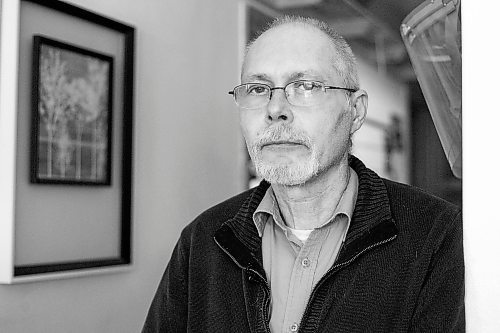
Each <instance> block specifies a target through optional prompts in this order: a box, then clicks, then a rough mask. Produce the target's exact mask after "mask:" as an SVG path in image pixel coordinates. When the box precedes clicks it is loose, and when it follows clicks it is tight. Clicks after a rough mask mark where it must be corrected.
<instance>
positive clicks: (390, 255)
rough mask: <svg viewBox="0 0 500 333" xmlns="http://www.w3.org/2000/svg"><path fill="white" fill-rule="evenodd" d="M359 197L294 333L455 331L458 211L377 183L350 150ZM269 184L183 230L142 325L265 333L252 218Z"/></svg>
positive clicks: (461, 321)
mask: <svg viewBox="0 0 500 333" xmlns="http://www.w3.org/2000/svg"><path fill="white" fill-rule="evenodd" d="M349 163H350V166H351V167H352V168H353V169H354V171H356V173H357V174H358V177H359V188H358V198H357V201H356V206H355V209H354V214H353V218H352V221H351V225H350V228H349V230H348V233H347V236H346V240H345V243H344V244H343V246H342V248H341V250H340V253H339V257H338V259H337V261H336V263H335V264H334V265H333V267H331V268H330V270H329V271H328V272H327V273H326V274H325V276H323V278H322V279H321V280H320V281H319V283H318V284H317V285H316V286H315V288H314V290H313V292H312V295H311V297H310V299H309V302H308V305H307V308H306V310H305V313H304V316H303V318H302V321H301V323H300V326H299V332H463V331H465V310H464V261H463V245H462V219H461V211H460V209H459V208H458V207H456V206H455V205H452V204H450V203H448V202H446V201H443V200H441V199H438V198H436V197H434V196H431V195H429V194H426V193H424V192H423V191H421V190H419V189H416V188H414V187H410V186H407V185H403V184H399V183H395V182H392V181H389V180H385V179H382V178H380V177H379V176H377V175H376V174H375V173H374V172H373V171H371V170H370V169H368V168H366V167H365V166H364V164H363V163H362V162H361V161H359V160H358V159H356V158H355V157H353V156H350V159H349ZM268 186H269V184H268V183H266V182H262V183H261V184H260V185H259V186H258V187H256V188H254V189H251V190H248V191H246V192H244V193H242V194H240V195H238V196H235V197H233V198H231V199H229V200H227V201H225V202H223V203H221V204H219V205H217V206H215V207H212V208H210V209H208V210H207V211H205V212H204V213H202V214H201V215H200V216H199V217H197V218H196V219H195V220H194V221H193V222H192V223H191V224H189V225H188V226H187V227H186V228H185V229H184V230H183V232H182V234H181V237H180V239H179V241H178V243H177V245H176V247H175V249H174V251H173V254H172V257H171V259H170V262H169V264H168V266H167V269H166V271H165V274H164V276H163V278H162V280H161V283H160V285H159V287H158V290H157V292H156V295H155V297H154V300H153V303H152V305H151V308H150V310H149V313H148V316H147V319H146V322H145V325H144V328H143V332H270V330H269V313H270V292H271V291H270V289H269V286H268V284H267V282H266V274H265V272H264V269H263V267H262V253H261V239H260V237H259V236H258V233H257V229H256V228H255V225H254V223H253V221H252V214H253V212H254V211H255V209H256V208H257V206H258V205H259V203H260V201H261V200H262V197H263V196H264V193H265V191H266V189H267V188H268Z"/></svg>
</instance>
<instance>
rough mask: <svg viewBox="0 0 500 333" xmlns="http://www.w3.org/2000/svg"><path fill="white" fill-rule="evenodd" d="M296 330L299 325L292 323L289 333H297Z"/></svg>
mask: <svg viewBox="0 0 500 333" xmlns="http://www.w3.org/2000/svg"><path fill="white" fill-rule="evenodd" d="M298 329H299V325H297V323H293V324H292V325H290V332H297V330H298Z"/></svg>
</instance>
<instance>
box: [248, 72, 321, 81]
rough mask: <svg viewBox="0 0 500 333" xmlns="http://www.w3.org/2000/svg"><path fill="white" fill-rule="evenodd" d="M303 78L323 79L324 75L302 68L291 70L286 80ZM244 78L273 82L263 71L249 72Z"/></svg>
mask: <svg viewBox="0 0 500 333" xmlns="http://www.w3.org/2000/svg"><path fill="white" fill-rule="evenodd" d="M304 78H308V79H313V80H324V77H323V76H321V75H320V74H319V73H318V72H316V71H311V70H304V71H297V72H292V73H291V74H288V75H287V82H291V81H296V80H302V79H304ZM246 79H247V82H251V81H253V80H255V81H265V82H269V83H273V80H272V79H271V77H270V76H269V75H267V74H265V73H259V74H251V75H248V76H247V77H246Z"/></svg>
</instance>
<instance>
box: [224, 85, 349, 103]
mask: <svg viewBox="0 0 500 333" xmlns="http://www.w3.org/2000/svg"><path fill="white" fill-rule="evenodd" d="M297 82H313V83H319V84H321V85H322V86H323V89H324V90H323V91H324V92H326V89H333V90H346V91H348V92H350V93H351V94H352V93H354V92H356V91H358V89H353V88H346V87H337V86H330V85H326V84H324V83H323V82H321V81H316V80H295V81H291V82H288V83H287V84H286V85H285V86H283V87H271V86H270V85H268V84H267V83H261V82H247V83H242V84H239V85H237V86H236V87H234V88H233V90H231V91H228V94H229V95H233V97H234V102H235V103H236V105H237V106H238V107H240V108H243V109H247V110H251V109H257V108H258V107H256V108H244V107H242V106H240V105H239V104H238V102H237V101H236V94H235V91H236V89H238V88H239V87H242V86H246V85H249V84H259V85H262V86H266V87H268V88H269V99H268V101H267V104H265V105H263V106H262V107H264V106H266V105H268V104H269V102H270V101H271V98H273V91H274V90H280V89H281V90H283V92H284V93H285V98H286V100H287V102H288V103H290V105H294V106H301V105H295V104H293V103H291V102H290V101H289V100H288V95H287V94H286V88H287V87H288V86H289V85H291V84H294V83H297Z"/></svg>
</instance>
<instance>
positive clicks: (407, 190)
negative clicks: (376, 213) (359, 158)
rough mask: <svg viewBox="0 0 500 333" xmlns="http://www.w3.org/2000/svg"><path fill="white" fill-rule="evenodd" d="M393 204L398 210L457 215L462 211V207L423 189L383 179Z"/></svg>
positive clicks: (393, 207) (392, 206)
mask: <svg viewBox="0 0 500 333" xmlns="http://www.w3.org/2000/svg"><path fill="white" fill-rule="evenodd" d="M383 180H384V183H385V186H386V188H387V193H388V195H389V200H390V202H391V208H392V209H396V210H397V208H398V207H401V208H409V207H408V206H409V205H411V207H412V208H413V209H418V210H422V209H423V210H427V211H432V210H436V211H449V212H450V213H452V214H457V213H459V212H460V211H461V209H460V207H458V206H457V205H455V204H453V203H451V202H448V201H446V200H444V199H442V198H439V197H437V196H435V195H433V194H430V193H428V192H426V191H424V190H423V189H421V188H418V187H415V186H411V185H407V184H402V183H398V182H394V181H391V180H388V179H383Z"/></svg>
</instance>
